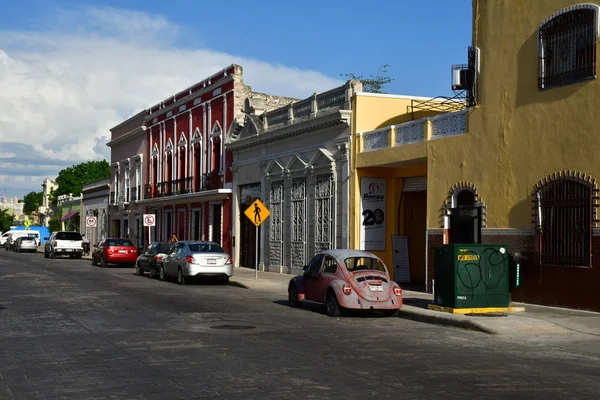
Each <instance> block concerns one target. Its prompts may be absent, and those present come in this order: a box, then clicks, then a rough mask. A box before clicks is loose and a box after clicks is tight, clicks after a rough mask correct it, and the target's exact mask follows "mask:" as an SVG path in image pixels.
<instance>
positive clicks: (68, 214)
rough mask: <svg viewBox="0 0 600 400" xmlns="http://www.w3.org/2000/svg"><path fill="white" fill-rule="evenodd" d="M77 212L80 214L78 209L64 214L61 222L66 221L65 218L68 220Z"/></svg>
mask: <svg viewBox="0 0 600 400" xmlns="http://www.w3.org/2000/svg"><path fill="white" fill-rule="evenodd" d="M75 214H79V211H78V210H73V211H69V212H68V213H67V214H65V215H64V216H63V217H62V218H61V219H60V222H63V221H65V220H67V219H69V218H71V217H72V216H73V215H75Z"/></svg>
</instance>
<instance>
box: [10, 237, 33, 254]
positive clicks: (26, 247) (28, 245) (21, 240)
mask: <svg viewBox="0 0 600 400" xmlns="http://www.w3.org/2000/svg"><path fill="white" fill-rule="evenodd" d="M37 249H38V243H37V240H36V239H35V237H33V236H20V237H18V238H17V240H16V241H15V251H16V252H17V253H22V252H24V251H29V252H32V253H35V252H36V251H37Z"/></svg>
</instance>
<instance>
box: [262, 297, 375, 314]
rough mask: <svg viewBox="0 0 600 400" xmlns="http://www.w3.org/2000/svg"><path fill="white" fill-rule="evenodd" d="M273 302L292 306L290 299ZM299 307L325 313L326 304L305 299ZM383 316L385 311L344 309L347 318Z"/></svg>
mask: <svg viewBox="0 0 600 400" xmlns="http://www.w3.org/2000/svg"><path fill="white" fill-rule="evenodd" d="M273 303H275V304H277V305H280V306H285V307H290V308H291V306H290V303H289V301H288V300H275V301H274V302H273ZM299 309H300V310H304V311H311V312H314V313H317V314H323V315H325V305H323V304H319V303H313V302H310V301H305V302H303V303H302V306H301V307H299ZM383 316H384V315H383V311H376V310H374V311H370V310H350V309H345V310H344V317H345V318H381V317H383Z"/></svg>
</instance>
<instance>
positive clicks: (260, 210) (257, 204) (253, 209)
mask: <svg viewBox="0 0 600 400" xmlns="http://www.w3.org/2000/svg"><path fill="white" fill-rule="evenodd" d="M244 214H246V217H248V219H249V220H250V221H251V222H252V223H253V224H254V225H255V226H256V227H257V228H258V227H259V226H260V224H262V223H263V222H264V221H265V220H266V219H267V218H268V217H269V215H271V211H269V209H268V208H267V207H265V205H264V204H263V203H262V202H261V201H260V200H259V199H256V200H254V201H253V202H252V205H251V206H250V207H248V208H247V209H246V211H244Z"/></svg>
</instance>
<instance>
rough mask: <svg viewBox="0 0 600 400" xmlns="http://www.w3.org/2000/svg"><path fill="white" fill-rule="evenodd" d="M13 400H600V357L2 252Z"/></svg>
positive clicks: (2, 311) (4, 350)
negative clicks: (332, 315) (329, 314)
mask: <svg viewBox="0 0 600 400" xmlns="http://www.w3.org/2000/svg"><path fill="white" fill-rule="evenodd" d="M0 333H1V335H2V337H1V340H0V398H1V399H12V398H17V399H38V398H40V399H41V398H44V399H59V398H60V399H62V398H64V399H109V398H110V399H180V398H193V399H243V400H249V399H267V400H268V399H286V400H293V399H319V400H326V399H388V398H389V399H403V400H405V399H597V398H598V393H600V358H598V357H596V356H593V355H586V354H585V353H584V352H581V353H578V352H571V351H566V350H564V349H561V348H555V347H553V346H551V345H548V346H544V345H540V344H536V345H532V344H531V343H527V342H523V341H511V340H510V339H506V338H499V337H497V336H493V335H486V334H483V333H478V332H470V331H464V330H460V329H456V328H444V327H439V326H434V325H428V324H423V323H418V322H413V321H409V320H403V319H400V318H374V317H361V316H357V317H352V318H341V319H332V318H329V317H327V316H325V315H324V314H323V313H322V312H321V311H320V309H318V308H314V307H313V308H304V309H292V308H290V307H288V306H287V305H286V301H285V299H282V298H281V297H280V296H278V295H277V294H273V293H269V292H261V291H258V290H251V289H244V288H240V287H236V286H233V285H218V284H211V283H210V282H209V283H207V282H204V283H200V284H195V285H189V286H179V285H177V284H175V283H170V282H160V281H157V280H151V279H149V278H147V277H145V278H143V277H138V276H136V275H134V274H133V271H132V269H127V268H107V269H102V268H100V267H92V266H91V264H90V262H89V261H87V260H71V259H56V260H52V259H44V258H43V256H42V255H41V254H16V253H12V252H5V251H4V250H0Z"/></svg>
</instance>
